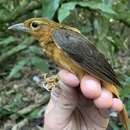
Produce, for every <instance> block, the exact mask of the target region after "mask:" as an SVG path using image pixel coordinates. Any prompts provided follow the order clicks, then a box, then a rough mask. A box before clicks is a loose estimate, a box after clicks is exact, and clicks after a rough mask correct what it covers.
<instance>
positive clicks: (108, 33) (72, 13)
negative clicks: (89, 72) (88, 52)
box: [0, 0, 130, 129]
mask: <svg viewBox="0 0 130 130" xmlns="http://www.w3.org/2000/svg"><path fill="white" fill-rule="evenodd" d="M31 17H46V18H48V19H53V20H55V21H59V22H61V23H64V24H68V25H71V26H74V27H77V28H78V29H80V30H81V32H82V33H83V34H84V35H86V36H88V38H89V39H90V40H92V41H93V42H94V43H95V45H96V46H97V47H98V48H99V50H100V51H101V52H102V53H103V54H104V55H105V56H106V57H107V58H108V59H109V61H110V63H111V64H112V65H113V68H114V69H115V71H116V72H117V74H118V78H119V80H120V82H121V83H122V86H123V90H121V97H122V99H123V100H124V101H125V103H126V105H127V108H129V107H130V103H129V100H128V99H129V98H130V96H129V94H130V87H129V86H130V58H129V56H130V50H129V49H130V44H129V42H130V29H129V28H130V2H129V1H126V0H91V1H90V0H20V1H19V0H1V1H0V67H1V70H0V78H1V80H3V79H15V78H19V77H20V75H21V74H22V73H21V72H22V71H23V70H24V69H25V67H30V68H33V67H35V68H36V69H39V70H40V71H41V72H48V68H49V66H48V64H47V63H46V62H47V59H46V56H44V55H43V52H42V50H41V48H40V47H39V46H38V44H37V41H35V40H34V39H33V38H32V37H30V36H27V35H26V34H22V33H18V32H13V31H10V30H7V28H8V26H9V25H12V24H14V23H17V22H22V21H24V20H25V19H27V18H31ZM15 107H16V106H15ZM2 111H3V114H2V115H1V114H0V117H1V116H6V115H10V114H12V112H11V111H9V110H8V109H6V108H2V107H0V113H1V112H2ZM36 111H37V110H36ZM34 115H35V114H34ZM115 122H116V124H115V123H113V122H111V123H110V124H111V127H113V129H119V124H118V123H117V121H115Z"/></svg>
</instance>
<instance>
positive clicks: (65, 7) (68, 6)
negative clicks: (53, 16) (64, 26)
mask: <svg viewBox="0 0 130 130" xmlns="http://www.w3.org/2000/svg"><path fill="white" fill-rule="evenodd" d="M76 4H77V2H69V3H65V4H62V6H61V8H60V9H59V12H58V19H59V21H60V22H62V21H63V20H64V19H65V18H66V17H67V16H69V15H70V12H71V10H73V9H74V8H75V6H76Z"/></svg>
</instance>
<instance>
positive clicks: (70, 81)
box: [58, 70, 79, 87]
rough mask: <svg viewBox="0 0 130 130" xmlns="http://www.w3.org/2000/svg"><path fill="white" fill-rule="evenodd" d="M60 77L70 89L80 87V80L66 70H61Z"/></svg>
mask: <svg viewBox="0 0 130 130" xmlns="http://www.w3.org/2000/svg"><path fill="white" fill-rule="evenodd" d="M58 75H59V77H60V79H61V80H62V81H63V82H64V83H65V84H66V85H68V86H70V87H77V86H78V85H79V79H78V78H77V77H76V76H75V75H74V74H72V73H70V72H68V71H66V70H61V71H60V72H59V74H58Z"/></svg>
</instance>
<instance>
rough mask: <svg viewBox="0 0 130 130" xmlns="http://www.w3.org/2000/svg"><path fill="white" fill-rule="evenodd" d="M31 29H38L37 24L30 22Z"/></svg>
mask: <svg viewBox="0 0 130 130" xmlns="http://www.w3.org/2000/svg"><path fill="white" fill-rule="evenodd" d="M31 27H32V28H34V29H37V28H38V27H39V24H38V23H36V22H32V24H31Z"/></svg>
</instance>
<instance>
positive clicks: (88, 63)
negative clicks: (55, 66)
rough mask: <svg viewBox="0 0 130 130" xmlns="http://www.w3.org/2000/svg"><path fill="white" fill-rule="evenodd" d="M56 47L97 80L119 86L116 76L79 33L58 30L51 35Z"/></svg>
mask: <svg viewBox="0 0 130 130" xmlns="http://www.w3.org/2000/svg"><path fill="white" fill-rule="evenodd" d="M52 38H53V40H54V42H55V43H56V45H57V46H59V47H60V48H61V49H62V50H63V51H64V52H66V53H67V54H68V55H69V56H70V57H71V58H72V59H73V60H74V61H76V62H77V63H78V64H79V65H80V66H82V67H83V68H84V69H86V71H87V72H89V73H90V74H93V75H95V76H96V77H98V78H99V79H102V80H104V81H107V82H110V83H112V84H115V85H118V86H120V83H119V81H118V80H117V79H116V75H115V73H114V71H113V69H112V67H111V65H110V64H109V63H108V62H107V60H106V59H105V57H104V55H102V54H101V53H100V52H99V51H98V50H97V48H96V47H95V46H94V45H93V44H92V43H91V42H90V41H89V40H87V39H86V38H85V37H84V36H83V35H81V34H80V33H77V32H74V31H69V30H64V29H58V30H55V31H54V32H53V34H52Z"/></svg>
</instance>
